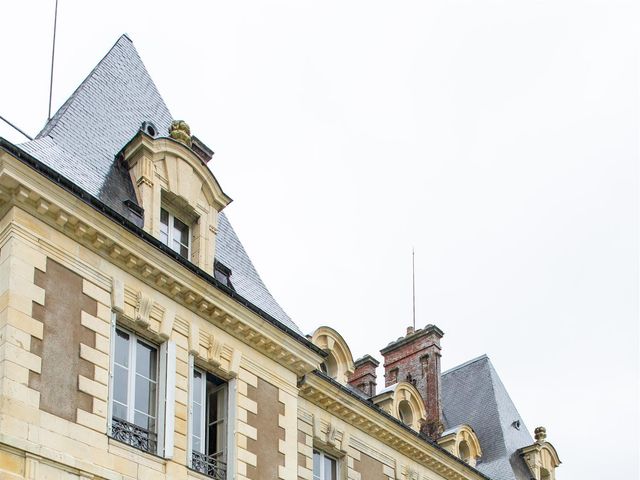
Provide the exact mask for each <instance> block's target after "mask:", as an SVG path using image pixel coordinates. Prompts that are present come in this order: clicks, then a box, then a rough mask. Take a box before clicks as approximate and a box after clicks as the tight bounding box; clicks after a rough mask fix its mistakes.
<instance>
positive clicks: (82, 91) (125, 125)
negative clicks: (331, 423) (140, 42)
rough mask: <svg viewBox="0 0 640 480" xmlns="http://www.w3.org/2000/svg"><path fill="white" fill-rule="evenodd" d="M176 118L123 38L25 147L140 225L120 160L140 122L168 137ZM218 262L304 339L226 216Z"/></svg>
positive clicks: (236, 284) (239, 289)
mask: <svg viewBox="0 0 640 480" xmlns="http://www.w3.org/2000/svg"><path fill="white" fill-rule="evenodd" d="M172 118H173V117H172V116H171V113H169V109H168V108H167V106H166V105H165V103H164V101H163V99H162V97H161V96H160V93H159V92H158V89H157V88H156V86H155V84H154V83H153V80H152V79H151V77H150V76H149V73H148V72H147V70H146V68H145V67H144V64H143V63H142V60H141V59H140V56H139V55H138V52H137V51H136V49H135V47H134V46H133V43H132V42H131V40H130V39H129V37H127V36H126V35H123V36H122V37H120V38H119V39H118V41H117V42H116V43H115V45H114V46H113V47H112V48H111V50H109V52H108V53H107V54H106V55H105V57H104V58H103V59H102V60H101V61H100V63H98V65H97V66H96V67H95V68H94V69H93V71H92V72H91V73H90V74H89V75H88V76H87V78H86V79H85V80H84V81H83V82H82V83H81V84H80V86H79V87H78V88H77V89H76V91H75V92H74V93H73V95H71V97H70V98H69V99H68V100H67V101H66V102H65V103H64V104H63V105H62V107H60V109H59V110H58V111H57V112H56V114H55V115H54V116H53V118H52V119H51V120H50V121H49V122H47V124H46V125H45V127H44V128H43V129H42V131H41V132H40V133H39V134H38V136H37V137H36V138H35V139H34V140H32V141H29V142H26V143H24V144H22V145H20V147H21V148H22V149H23V150H25V151H26V152H27V153H29V154H31V155H33V156H34V157H35V158H37V159H38V160H40V161H41V162H42V163H44V164H45V165H47V166H49V167H51V168H52V169H54V170H55V171H57V172H58V173H60V174H61V175H63V176H64V177H66V178H67V179H69V180H71V181H72V182H73V183H75V184H76V185H78V186H79V187H80V188H82V189H83V190H85V191H86V192H88V193H89V194H91V195H93V196H95V197H97V198H98V199H99V200H100V201H102V202H103V203H105V204H106V205H108V206H109V207H111V208H113V209H114V210H115V211H116V212H118V213H120V214H121V215H123V216H124V217H126V218H128V219H129V220H131V221H132V222H134V223H136V224H137V225H139V226H140V225H141V221H140V219H139V218H138V217H137V216H136V215H134V214H133V213H132V212H131V211H130V210H129V209H128V208H126V207H125V205H124V203H123V202H124V201H125V200H131V201H132V202H134V203H137V201H136V197H135V192H134V189H133V185H132V183H131V179H130V177H129V174H128V172H127V171H126V170H125V169H124V168H122V167H120V166H119V165H118V162H115V155H116V154H117V153H118V152H119V151H120V150H121V149H122V148H123V147H124V146H125V145H126V143H127V142H128V141H129V140H131V138H133V137H134V135H136V133H137V132H138V130H139V129H140V126H141V125H142V122H144V121H150V122H153V123H154V124H155V126H156V127H157V128H158V131H159V132H161V134H162V132H165V133H166V134H168V131H169V126H170V124H171V120H172ZM216 259H217V260H219V261H220V262H222V263H223V264H224V265H226V266H227V267H229V268H230V269H231V272H232V275H231V281H232V283H233V286H234V288H235V289H236V292H237V293H239V294H240V295H241V296H243V297H244V298H245V299H247V300H248V301H249V302H251V303H253V304H254V305H255V306H257V307H258V308H260V309H262V310H263V311H265V312H266V313H268V314H269V315H271V316H272V317H274V318H275V319H276V320H278V321H279V322H280V323H282V324H283V325H285V326H286V327H288V328H290V329H292V330H293V331H295V332H297V333H298V334H300V335H302V332H301V331H300V329H299V328H298V326H297V325H296V324H295V323H294V322H293V321H292V320H291V318H289V316H288V315H287V314H286V313H285V312H284V310H283V309H282V308H281V307H280V305H278V303H277V302H276V301H275V299H274V298H273V296H272V295H271V293H269V290H268V289H267V288H266V286H265V285H264V283H263V282H262V279H261V278H260V276H259V275H258V273H257V271H256V269H255V267H254V266H253V263H252V262H251V259H250V258H249V257H248V255H247V253H246V252H245V250H244V248H243V246H242V244H241V243H240V240H239V239H238V237H237V236H236V234H235V232H234V230H233V228H232V227H231V224H230V223H229V220H228V219H227V217H226V216H225V215H224V213H222V214H221V215H220V220H219V232H218V240H217V245H216ZM209 273H213V272H209Z"/></svg>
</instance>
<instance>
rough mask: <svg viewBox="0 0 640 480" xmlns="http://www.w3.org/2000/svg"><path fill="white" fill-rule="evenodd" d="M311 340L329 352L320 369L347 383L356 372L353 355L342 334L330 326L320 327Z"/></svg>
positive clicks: (344, 383)
mask: <svg viewBox="0 0 640 480" xmlns="http://www.w3.org/2000/svg"><path fill="white" fill-rule="evenodd" d="M311 341H312V342H313V343H314V344H315V345H316V346H318V347H320V348H321V349H322V350H324V351H325V352H327V353H328V356H327V357H326V358H325V359H324V362H322V364H321V365H320V370H322V371H323V372H324V373H326V374H327V375H328V376H330V377H331V378H333V379H334V380H336V381H338V382H340V383H342V384H343V385H346V384H347V381H348V379H349V376H350V375H351V374H352V373H353V372H354V370H355V366H354V364H353V355H351V350H350V349H349V346H348V345H347V342H345V341H344V339H343V338H342V336H341V335H340V334H339V333H338V332H336V331H335V330H334V329H333V328H330V327H319V328H318V329H317V330H316V331H315V332H313V335H312V336H311Z"/></svg>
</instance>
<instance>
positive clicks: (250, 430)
mask: <svg viewBox="0 0 640 480" xmlns="http://www.w3.org/2000/svg"><path fill="white" fill-rule="evenodd" d="M238 433H241V434H243V435H246V436H247V437H249V438H252V439H253V440H257V438H258V431H257V430H256V428H255V427H252V426H251V425H247V424H246V423H244V422H238Z"/></svg>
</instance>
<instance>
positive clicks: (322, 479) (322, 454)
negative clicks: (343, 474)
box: [311, 448, 340, 480]
mask: <svg viewBox="0 0 640 480" xmlns="http://www.w3.org/2000/svg"><path fill="white" fill-rule="evenodd" d="M316 453H318V454H319V455H320V478H318V477H316V476H315V474H314V471H315V468H312V470H311V478H312V479H313V480H338V479H339V478H340V460H339V459H338V458H337V457H335V456H333V455H329V454H328V453H326V452H325V451H324V450H322V449H320V448H314V449H313V453H312V455H313V460H314V461H315V459H316V455H315V454H316ZM325 458H328V459H330V460H333V461H334V462H335V463H336V478H335V479H327V478H326V477H325V473H326V472H325V471H324V460H325ZM313 467H315V465H313Z"/></svg>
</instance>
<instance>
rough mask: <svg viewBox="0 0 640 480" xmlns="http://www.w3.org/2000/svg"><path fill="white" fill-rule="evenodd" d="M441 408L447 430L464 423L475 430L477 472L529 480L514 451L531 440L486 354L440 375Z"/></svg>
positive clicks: (499, 479)
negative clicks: (516, 424) (476, 437)
mask: <svg viewBox="0 0 640 480" xmlns="http://www.w3.org/2000/svg"><path fill="white" fill-rule="evenodd" d="M442 410H443V416H444V421H445V426H446V428H447V429H450V428H454V427H456V426H458V425H462V424H467V425H469V426H471V428H473V430H474V431H475V432H476V435H477V436H478V440H479V441H480V448H481V449H482V457H481V458H480V460H479V461H478V464H477V465H476V468H477V469H478V470H479V471H481V472H482V473H484V474H485V475H486V476H488V477H490V478H492V479H495V480H530V478H531V475H530V474H529V469H528V467H527V466H526V464H525V462H524V460H523V459H522V458H521V457H520V456H519V454H518V453H517V450H518V449H519V448H521V447H525V446H528V445H531V444H533V442H534V441H533V438H532V437H531V434H530V433H529V431H528V430H527V427H526V426H525V424H524V421H523V420H522V418H521V417H520V414H519V413H518V410H517V409H516V407H515V405H514V404H513V401H512V400H511V398H510V397H509V394H508V393H507V390H506V388H505V387H504V385H503V384H502V381H501V380H500V377H498V374H497V373H496V371H495V369H494V368H493V365H492V364H491V361H490V360H489V357H487V356H486V355H482V356H481V357H478V358H475V359H473V360H470V361H468V362H466V363H463V364H462V365H459V366H457V367H455V368H452V369H451V370H448V371H446V372H444V373H443V374H442ZM514 422H519V425H520V428H519V429H517V428H516V427H515V426H514Z"/></svg>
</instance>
